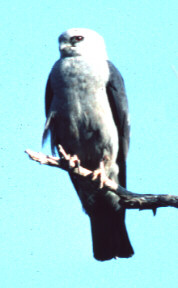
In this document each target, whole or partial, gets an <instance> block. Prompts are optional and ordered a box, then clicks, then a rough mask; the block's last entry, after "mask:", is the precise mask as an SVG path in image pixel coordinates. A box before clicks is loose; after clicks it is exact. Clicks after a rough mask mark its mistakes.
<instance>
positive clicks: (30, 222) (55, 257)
mask: <svg viewBox="0 0 178 288" xmlns="http://www.w3.org/2000/svg"><path fill="white" fill-rule="evenodd" d="M177 6H178V4H177V1H174V0H169V1H167V0H157V1H153V0H150V1H147V0H145V1H140V0H135V1H131V0H130V1H129V0H121V1H117V0H114V1H112V2H110V3H109V1H106V0H105V1H93V0H92V1H88V2H84V1H83V2H81V1H72V0H71V1H64V0H60V1H54V0H51V1H34V0H32V1H28V2H25V1H22V0H21V1H17V0H16V1H12V0H11V1H10V0H9V1H5V2H4V3H2V4H1V10H0V22H1V25H0V26H1V31H0V37H1V58H0V67H1V81H0V91H1V93H0V108H1V117H0V127H1V129H0V131H1V132H0V139H1V141H0V154H1V155H0V159H1V161H0V176H1V191H0V271H1V277H0V287H2V288H14V287H18V288H24V287H25V288H34V287H42V288H48V287H53V288H58V287H67V288H70V287H72V288H80V287H82V288H89V287H96V288H100V287H102V288H108V287H111V288H112V287H122V288H128V287H132V288H134V287H137V288H141V287H144V288H150V287H152V288H159V287H161V288H167V287H176V283H177V270H178V264H177V259H178V249H177V248H178V247H177V243H178V229H177V228H178V227H177V211H176V209H173V208H160V209H158V211H157V216H156V217H153V215H152V212H150V211H142V212H139V211H137V210H135V211H128V212H127V228H128V231H129V235H130V239H131V242H132V244H133V247H134V250H135V255H134V257H132V258H130V259H120V260H117V261H115V260H112V261H107V262H104V263H101V262H97V261H96V260H94V258H93V256H92V247H91V235H90V226H89V221H88V217H87V216H86V215H85V214H84V213H83V211H82V209H81V204H80V202H79V200H78V198H77V195H76V193H75V191H74V189H73V187H72V185H71V183H70V180H69V178H68V176H67V174H66V173H65V172H63V171H59V170H57V169H54V168H50V167H43V166H40V165H38V164H36V163H34V162H32V161H30V160H28V158H27V156H26V155H25V154H24V150H25V149H27V148H30V149H33V150H35V151H41V150H42V148H41V135H42V131H43V127H44V121H45V117H44V91H45V85H46V80H47V77H48V74H49V71H50V69H51V67H52V65H53V64H54V62H55V61H56V60H57V58H58V57H59V51H58V44H57V38H58V36H59V35H60V34H61V33H62V32H63V31H65V30H66V29H68V28H72V27H86V28H91V29H94V30H96V31H97V32H99V33H100V34H101V35H102V36H103V37H104V39H105V42H106V47H107V51H108V55H109V58H110V60H111V61H112V62H113V63H114V64H115V65H116V66H117V67H118V69H119V70H120V72H121V73H122V75H123V77H124V79H125V84H126V90H127V94H128V98H129V107H130V113H131V123H132V136H131V146H130V151H129V156H128V188H129V189H130V190H131V191H135V192H138V193H164V194H167V193H169V194H177V186H178V185H177V184H178V182H177V173H176V172H177V171H176V169H177V125H176V124H177V123H176V122H177V99H178V97H177V96H178V95H177V94H178V93H177V91H178V76H177V75H176V73H178V72H176V71H178V60H177V10H178V9H177ZM43 152H45V153H48V154H49V153H50V147H49V145H46V146H45V148H44V149H43Z"/></svg>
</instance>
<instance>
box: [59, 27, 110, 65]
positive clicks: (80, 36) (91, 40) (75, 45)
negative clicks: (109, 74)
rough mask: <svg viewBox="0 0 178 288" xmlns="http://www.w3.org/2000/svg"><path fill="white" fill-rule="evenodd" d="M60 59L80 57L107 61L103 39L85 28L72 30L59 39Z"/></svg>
mask: <svg viewBox="0 0 178 288" xmlns="http://www.w3.org/2000/svg"><path fill="white" fill-rule="evenodd" d="M59 50H60V53H61V58H63V57H75V56H82V57H87V58H96V59H98V58H100V59H105V60H107V59H108V57H107V53H106V48H105V43H104V39H103V37H102V36H100V35H99V34H98V33H97V32H95V31H93V30H90V29H86V28H72V29H69V30H67V31H66V32H64V33H62V34H61V35H60V37H59Z"/></svg>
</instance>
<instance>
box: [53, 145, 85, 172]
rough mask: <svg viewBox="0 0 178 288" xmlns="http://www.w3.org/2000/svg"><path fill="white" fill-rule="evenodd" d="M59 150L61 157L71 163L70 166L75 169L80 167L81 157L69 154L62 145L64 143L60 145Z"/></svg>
mask: <svg viewBox="0 0 178 288" xmlns="http://www.w3.org/2000/svg"><path fill="white" fill-rule="evenodd" d="M58 152H59V155H60V157H61V158H63V159H65V160H67V161H68V163H69V168H71V169H74V168H78V169H79V168H80V159H79V158H78V156H77V155H72V156H71V155H70V154H67V153H66V152H65V150H64V148H63V147H62V145H58Z"/></svg>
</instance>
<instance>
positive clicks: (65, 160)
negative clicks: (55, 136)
mask: <svg viewBox="0 0 178 288" xmlns="http://www.w3.org/2000/svg"><path fill="white" fill-rule="evenodd" d="M25 153H27V154H28V156H29V157H30V158H31V159H32V160H34V161H36V162H39V163H40V164H44V165H48V166H53V167H57V168H61V169H63V170H65V171H68V172H69V171H70V173H71V172H72V173H73V174H75V176H76V177H80V178H81V180H82V181H86V184H87V185H92V186H94V188H95V189H96V190H97V191H98V193H115V194H117V195H118V196H119V197H120V204H121V205H122V206H123V207H125V208H126V209H139V210H144V209H151V210H153V213H154V215H155V214H156V208H159V207H168V206H170V207H175V208H178V196H171V195H163V194H162V195H161V194H160V195H157V194H137V193H133V192H130V191H128V190H126V189H125V188H123V187H121V186H120V185H118V184H116V183H115V182H114V181H112V180H110V179H109V178H106V179H105V181H104V186H103V188H102V189H99V187H98V180H97V179H96V180H93V179H92V175H93V171H90V170H88V169H86V168H84V167H82V166H80V165H77V164H76V159H74V158H73V157H71V156H70V155H68V154H66V152H65V151H64V149H63V148H62V146H59V155H60V156H61V158H58V157H54V156H47V155H45V154H42V153H39V152H34V151H32V150H29V149H28V150H26V151H25Z"/></svg>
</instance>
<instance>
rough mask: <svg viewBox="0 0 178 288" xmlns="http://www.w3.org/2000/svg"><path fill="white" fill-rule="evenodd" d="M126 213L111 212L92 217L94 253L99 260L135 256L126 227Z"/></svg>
mask: <svg viewBox="0 0 178 288" xmlns="http://www.w3.org/2000/svg"><path fill="white" fill-rule="evenodd" d="M124 218H125V211H124V210H123V211H121V212H120V211H119V212H118V211H117V212H116V211H109V212H108V213H106V212H105V213H100V214H98V215H94V216H91V217H90V220H91V230H92V238H93V252H94V257H95V258H96V259H97V260H100V261H104V260H109V259H112V258H117V257H120V258H128V257H131V256H132V255H133V254H134V251H133V248H132V246H131V244H130V241H129V237H128V234H127V230H126V227H125V222H124Z"/></svg>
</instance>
